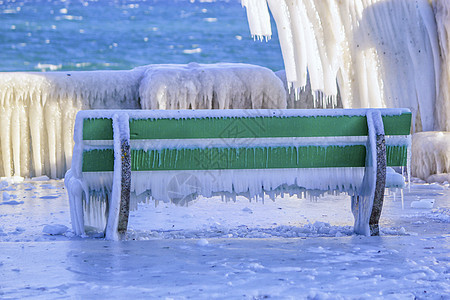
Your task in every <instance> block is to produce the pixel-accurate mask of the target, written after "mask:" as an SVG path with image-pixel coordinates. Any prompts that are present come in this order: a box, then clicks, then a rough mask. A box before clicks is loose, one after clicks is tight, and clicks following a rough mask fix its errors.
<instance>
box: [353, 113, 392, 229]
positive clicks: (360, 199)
mask: <svg viewBox="0 0 450 300" xmlns="http://www.w3.org/2000/svg"><path fill="white" fill-rule="evenodd" d="M366 117H367V127H368V143H367V151H366V166H365V169H364V178H363V183H362V188H361V190H360V191H359V192H358V194H357V195H354V196H352V213H353V216H354V217H355V225H354V230H355V233H357V234H363V235H372V236H374V235H379V234H380V230H379V227H378V221H379V219H380V215H381V209H382V207H383V197H384V188H385V185H386V141H385V135H384V125H383V119H382V117H381V113H380V111H368V112H367V114H366Z"/></svg>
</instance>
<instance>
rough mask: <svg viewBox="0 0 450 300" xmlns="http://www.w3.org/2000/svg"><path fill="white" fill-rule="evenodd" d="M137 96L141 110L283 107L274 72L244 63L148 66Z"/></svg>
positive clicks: (283, 97) (282, 93)
mask: <svg viewBox="0 0 450 300" xmlns="http://www.w3.org/2000/svg"><path fill="white" fill-rule="evenodd" d="M139 94H140V96H141V105H142V108H143V109H229V108H232V109H236V108H249V109H261V108H286V97H285V95H284V89H283V85H282V82H281V81H280V80H279V79H278V78H277V77H276V76H274V73H273V72H272V71H270V70H269V69H266V68H263V67H258V66H249V65H246V64H227V63H219V64H212V65H205V64H197V63H190V64H188V65H153V66H149V67H146V70H145V75H144V78H143V79H142V82H141V85H140V88H139Z"/></svg>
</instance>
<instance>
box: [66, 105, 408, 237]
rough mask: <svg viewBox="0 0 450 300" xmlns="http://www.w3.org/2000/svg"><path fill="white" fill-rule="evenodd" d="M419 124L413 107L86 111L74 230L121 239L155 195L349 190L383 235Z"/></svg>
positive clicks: (361, 220)
mask: <svg viewBox="0 0 450 300" xmlns="http://www.w3.org/2000/svg"><path fill="white" fill-rule="evenodd" d="M410 127H411V113H410V112H409V110H406V109H334V110H325V109H320V110H297V109H292V110H197V111H196V110H179V111H175V110H140V111H135V110H93V111H80V112H79V113H78V115H77V118H76V122H75V133H74V140H75V148H74V154H73V159H72V169H71V170H69V171H68V172H67V174H66V178H65V183H66V186H67V190H68V193H69V199H70V206H71V218H72V225H73V229H74V231H75V233H76V234H78V235H83V234H85V230H86V229H87V228H90V227H96V228H97V229H98V230H100V231H101V232H105V235H106V238H107V239H114V240H116V239H119V238H120V236H121V235H122V234H124V233H125V232H126V230H127V224H128V214H129V210H130V205H131V206H136V203H137V202H139V201H145V200H149V199H153V200H155V201H172V202H175V203H178V204H183V203H185V202H188V201H189V200H191V199H192V198H193V197H195V196H197V195H203V196H206V197H210V196H213V195H222V196H224V197H226V198H233V197H235V196H236V195H244V196H246V197H248V198H250V199H251V198H261V197H264V195H269V196H270V197H272V198H273V197H275V196H277V195H279V194H282V193H290V194H297V195H299V196H304V195H305V194H310V195H312V196H316V195H319V194H321V193H324V192H331V193H338V192H345V193H348V194H349V195H350V196H352V212H353V215H354V217H355V226H354V229H355V232H356V233H358V234H363V235H378V234H379V227H378V221H379V218H380V214H381V209H382V205H383V196H384V190H385V187H386V186H387V187H398V188H402V187H403V185H404V183H405V181H404V178H403V176H402V175H400V174H396V173H392V172H388V176H386V173H387V172H386V170H387V167H391V166H392V167H394V166H400V167H405V166H406V165H407V162H408V153H409V148H410V136H409V134H410ZM389 169H390V168H389ZM386 178H387V181H386ZM130 199H131V200H130Z"/></svg>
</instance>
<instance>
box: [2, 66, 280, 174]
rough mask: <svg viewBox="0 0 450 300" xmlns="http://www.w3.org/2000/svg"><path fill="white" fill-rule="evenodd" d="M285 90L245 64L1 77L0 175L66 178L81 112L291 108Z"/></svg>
mask: <svg viewBox="0 0 450 300" xmlns="http://www.w3.org/2000/svg"><path fill="white" fill-rule="evenodd" d="M285 107H286V96H285V95H284V90H283V84H282V83H281V82H280V80H279V79H278V78H277V77H276V76H275V74H274V73H273V72H272V71H270V70H268V69H266V68H263V67H259V66H253V65H246V64H216V65H199V64H195V63H192V64H189V65H150V66H144V67H139V68H136V69H133V70H130V71H90V72H88V71H86V72H50V73H21V72H14V73H12V72H6V73H5V72H4V73H0V127H1V131H0V145H1V146H0V176H7V177H10V176H25V177H31V176H41V175H48V176H49V177H51V178H61V177H62V176H64V173H65V171H66V170H67V169H68V168H70V164H71V159H72V149H73V146H74V144H73V139H72V136H73V126H74V120H75V114H76V113H77V112H78V111H79V110H82V109H99V108H108V109H114V108H124V109H125V108H126V109H138V108H144V109H149V108H151V109H155V108H157V109H180V108H256V109H259V108H285Z"/></svg>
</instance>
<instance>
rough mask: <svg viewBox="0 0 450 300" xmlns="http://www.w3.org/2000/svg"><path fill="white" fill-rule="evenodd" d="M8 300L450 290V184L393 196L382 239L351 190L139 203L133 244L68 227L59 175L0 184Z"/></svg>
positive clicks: (2, 274) (348, 295)
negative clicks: (356, 206) (361, 230)
mask: <svg viewBox="0 0 450 300" xmlns="http://www.w3.org/2000/svg"><path fill="white" fill-rule="evenodd" d="M0 220H1V222H0V298H2V299H10V298H13V299H14V298H16V299H23V298H33V299H35V298H38V299H60V298H75V299H78V298H79V299H88V298H105V299H106V298H125V297H135V298H138V299H139V298H146V299H148V298H162V299H185V298H193V299H211V298H219V299H221V298H222V299H224V298H225V299H230V298H231V299H262V298H275V299H280V298H281V299H306V298H308V299H355V298H356V299H361V298H363V299H377V298H378V299H449V297H450V249H449V248H450V243H449V242H450V226H449V223H450V188H449V184H425V183H420V182H418V181H417V180H416V182H415V183H413V184H412V186H411V189H410V190H408V189H405V190H404V198H403V201H402V200H401V197H400V192H397V194H396V195H395V196H394V194H390V195H388V196H387V197H386V199H385V205H384V208H383V214H382V219H381V225H382V236H380V237H364V236H356V235H353V233H352V230H353V228H352V224H353V216H352V214H351V212H350V199H349V197H347V196H325V197H323V198H319V199H317V200H314V201H310V200H306V199H303V200H301V199H297V198H294V197H285V198H284V199H282V198H279V199H277V200H276V201H275V202H273V201H271V200H266V201H265V202H264V204H263V203H261V202H257V203H255V202H252V203H249V202H248V201H247V200H245V199H238V201H237V202H236V203H234V202H229V203H226V202H222V201H221V199H220V198H212V199H203V198H202V199H199V200H197V201H196V202H194V203H192V204H190V205H189V206H188V207H176V206H172V205H169V204H165V203H160V205H159V206H156V207H155V206H154V205H152V204H147V205H140V206H139V209H138V210H137V211H134V212H132V213H131V217H130V224H129V229H130V230H129V233H128V234H127V241H122V242H110V241H105V240H103V239H101V238H92V237H90V238H80V237H77V236H74V235H73V233H72V231H71V225H70V213H69V205H68V200H67V195H66V191H65V189H64V184H63V182H62V181H56V180H49V181H31V180H28V181H24V182H21V183H12V182H10V181H9V182H8V181H6V180H2V181H0Z"/></svg>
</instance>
